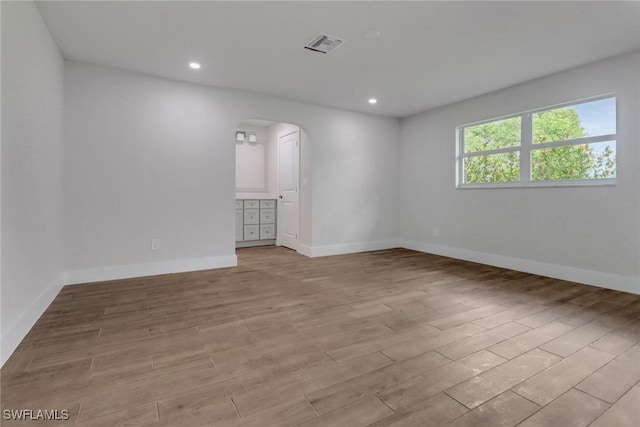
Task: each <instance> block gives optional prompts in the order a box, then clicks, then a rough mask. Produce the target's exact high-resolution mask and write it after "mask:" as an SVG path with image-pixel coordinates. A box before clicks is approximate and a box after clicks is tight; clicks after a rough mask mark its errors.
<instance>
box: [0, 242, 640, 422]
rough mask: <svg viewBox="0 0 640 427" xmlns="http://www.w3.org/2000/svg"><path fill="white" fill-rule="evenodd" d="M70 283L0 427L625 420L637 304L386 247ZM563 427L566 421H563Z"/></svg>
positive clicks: (634, 384) (13, 383)
mask: <svg viewBox="0 0 640 427" xmlns="http://www.w3.org/2000/svg"><path fill="white" fill-rule="evenodd" d="M238 259H239V261H238V262H239V266H238V267H236V268H227V269H219V270H208V271H198V272H191V273H181V274H169V275H162V276H153V277H145V278H134V279H126V280H118V281H111V282H102V283H92V284H84V285H74V286H67V287H65V288H63V290H62V291H61V292H60V294H59V295H58V296H57V297H56V299H55V300H54V301H53V303H52V304H51V306H50V307H49V308H48V309H47V311H46V312H45V313H44V314H43V315H42V316H41V318H40V319H39V320H38V322H37V323H36V325H35V326H34V327H33V328H32V330H31V331H30V332H29V334H28V335H27V336H26V337H25V339H24V340H23V341H22V343H21V344H20V345H19V346H18V348H17V350H16V352H15V353H14V354H13V355H12V357H11V358H10V359H9V361H8V362H7V363H6V364H5V366H4V367H3V368H2V371H1V372H0V374H1V392H2V395H1V398H2V402H1V406H2V409H3V410H4V409H33V410H38V409H59V410H61V409H67V410H69V414H70V417H71V418H70V419H69V420H67V421H58V422H53V423H43V422H42V421H9V420H2V425H3V426H4V425H7V426H9V425H19V426H26V425H73V424H77V425H96V426H98V425H99V426H102V425H105V426H107V425H108V426H116V425H148V426H153V425H168V426H200V425H202V426H205V425H211V426H214V425H215V426H233V427H238V426H312V425H314V426H315V425H318V426H329V425H330V426H340V425H344V426H367V425H371V426H378V427H382V426H426V425H434V426H435V425H437V426H442V425H449V424H451V425H487V426H489V425H490V426H512V425H517V424H519V423H524V424H523V425H555V424H558V423H560V424H561V425H586V424H587V423H589V422H592V421H595V423H596V424H598V425H624V423H625V422H628V420H636V419H637V416H638V413H637V410H638V409H637V408H638V405H636V404H634V403H633V402H634V400H637V396H638V390H639V389H640V388H639V387H640V386H639V385H638V381H640V373H639V372H640V371H638V367H639V366H640V361H639V360H638V358H639V357H640V353H639V351H638V349H639V348H640V345H639V343H640V332H639V331H640V296H638V295H632V294H626V293H622V292H616V291H611V290H608V289H602V288H597V287H592V286H585V285H579V284H576V283H570V282H565V281H561V280H555V279H550V278H544V277H540V276H534V275H530V274H524V273H519V272H515V271H510V270H504V269H499V268H494V267H488V266H485V265H479V264H474V263H469V262H463V261H459V260H454V259H450V258H444V257H439V256H434V255H428V254H423V253H418V252H414V251H410V250H405V249H392V250H384V251H375V252H367V253H359V254H351V255H342V256H333V257H325V258H315V259H310V258H306V257H304V256H301V255H299V254H297V253H295V252H293V251H290V250H287V249H284V248H278V247H261V248H246V249H240V250H238ZM560 424H558V425H560Z"/></svg>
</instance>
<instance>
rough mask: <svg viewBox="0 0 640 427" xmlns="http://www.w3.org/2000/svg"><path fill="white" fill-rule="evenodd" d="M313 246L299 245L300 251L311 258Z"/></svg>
mask: <svg viewBox="0 0 640 427" xmlns="http://www.w3.org/2000/svg"><path fill="white" fill-rule="evenodd" d="M312 252H313V251H312V248H311V246H307V245H303V244H300V245H298V253H299V254H302V255H304V256H308V257H309V258H311V254H312Z"/></svg>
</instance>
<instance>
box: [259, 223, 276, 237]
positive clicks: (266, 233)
mask: <svg viewBox="0 0 640 427" xmlns="http://www.w3.org/2000/svg"><path fill="white" fill-rule="evenodd" d="M275 238H276V236H275V226H274V225H273V224H266V225H261V226H260V240H268V239H275Z"/></svg>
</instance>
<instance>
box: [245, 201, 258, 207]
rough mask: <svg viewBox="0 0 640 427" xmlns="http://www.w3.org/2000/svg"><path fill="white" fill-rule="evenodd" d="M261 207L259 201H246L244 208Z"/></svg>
mask: <svg viewBox="0 0 640 427" xmlns="http://www.w3.org/2000/svg"><path fill="white" fill-rule="evenodd" d="M259 207H260V201H259V200H245V201H244V208H245V209H258V208H259Z"/></svg>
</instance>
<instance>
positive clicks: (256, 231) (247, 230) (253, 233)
mask: <svg viewBox="0 0 640 427" xmlns="http://www.w3.org/2000/svg"><path fill="white" fill-rule="evenodd" d="M259 239H260V226H258V225H245V226H244V240H259Z"/></svg>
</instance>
